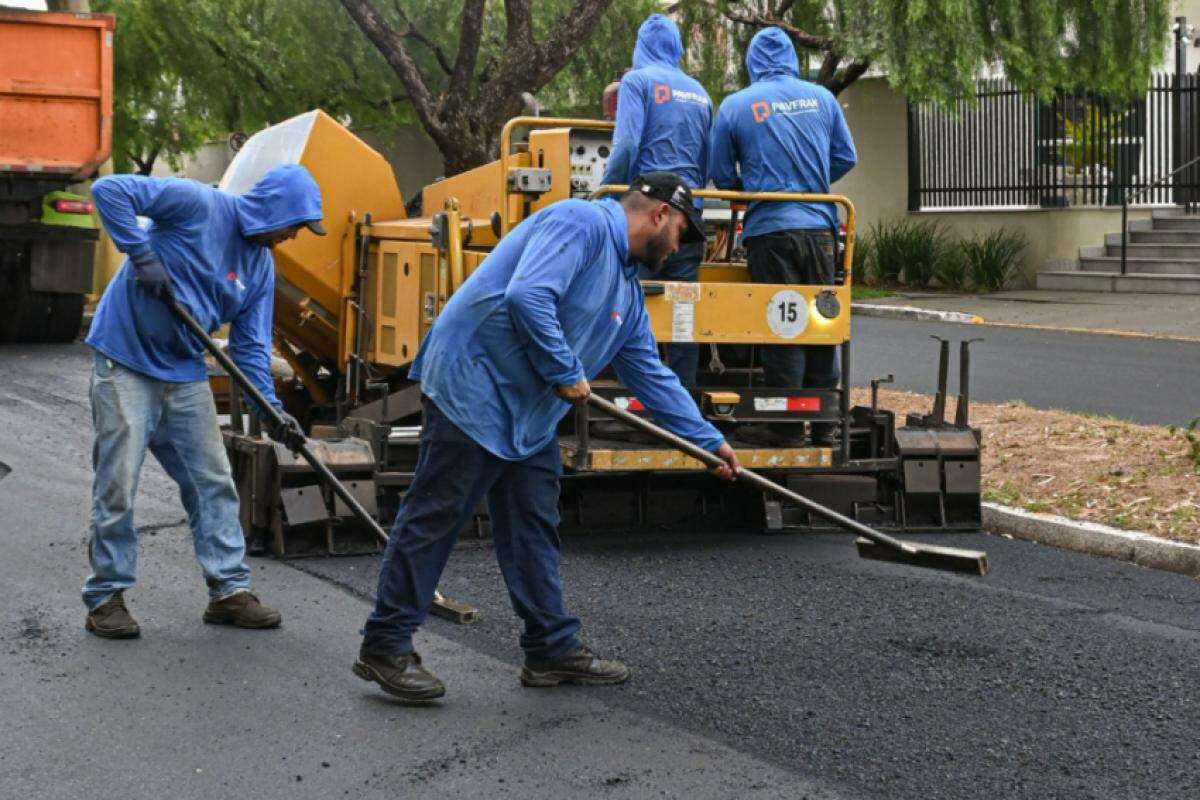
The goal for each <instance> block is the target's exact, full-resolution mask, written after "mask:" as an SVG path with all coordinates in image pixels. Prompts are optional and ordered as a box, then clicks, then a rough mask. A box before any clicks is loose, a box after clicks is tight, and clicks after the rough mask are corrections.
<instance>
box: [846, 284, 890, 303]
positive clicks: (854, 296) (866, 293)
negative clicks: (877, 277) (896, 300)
mask: <svg viewBox="0 0 1200 800" xmlns="http://www.w3.org/2000/svg"><path fill="white" fill-rule="evenodd" d="M893 294H895V292H892V291H890V290H888V289H880V288H877V287H875V286H863V285H862V284H858V283H853V284H851V285H850V299H851V300H870V299H871V298H872V297H891V296H892V295H893Z"/></svg>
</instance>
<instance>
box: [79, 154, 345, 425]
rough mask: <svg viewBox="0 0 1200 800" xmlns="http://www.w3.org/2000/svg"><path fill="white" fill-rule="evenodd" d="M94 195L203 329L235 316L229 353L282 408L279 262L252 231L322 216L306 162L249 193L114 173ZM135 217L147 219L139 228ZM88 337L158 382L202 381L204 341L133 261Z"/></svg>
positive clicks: (119, 236) (122, 244) (109, 221)
mask: <svg viewBox="0 0 1200 800" xmlns="http://www.w3.org/2000/svg"><path fill="white" fill-rule="evenodd" d="M92 197H93V199H94V200H95V204H96V211H97V212H98V213H99V215H100V219H101V221H103V223H104V228H105V230H107V231H108V233H109V235H110V236H111V237H112V240H113V242H114V243H115V244H116V246H117V249H119V250H121V251H122V252H124V253H128V254H129V255H130V256H136V255H140V254H142V253H145V252H148V251H151V250H152V251H154V253H155V254H156V255H157V256H158V258H159V260H160V261H162V263H163V266H165V267H166V269H167V273H168V274H169V275H170V278H171V288H172V290H173V291H174V293H175V297H176V299H177V300H178V301H179V302H180V303H181V304H182V305H183V307H184V308H185V309H187V310H188V311H189V312H190V313H191V315H192V316H193V317H194V318H195V319H196V321H197V322H198V323H200V325H201V327H203V328H204V329H205V330H207V331H214V330H216V329H217V328H219V327H220V326H221V325H222V324H224V323H226V322H228V323H230V329H229V354H230V356H231V357H232V358H233V360H234V362H235V363H236V364H237V365H238V366H239V367H240V368H241V369H242V371H243V372H245V373H246V375H247V377H249V378H250V380H251V381H253V383H254V385H255V386H256V387H257V388H258V390H259V391H261V392H262V393H263V395H265V396H266V398H267V399H268V400H269V401H270V402H271V403H272V404H273V405H276V406H278V405H279V401H278V400H277V399H276V397H275V386H274V383H273V381H272V380H271V374H270V364H271V320H272V314H273V310H274V299H275V298H274V295H275V291H274V290H275V262H274V260H273V259H272V258H271V251H270V249H269V248H267V247H264V246H263V245H261V244H258V243H257V242H255V241H253V240H251V239H250V238H249V237H250V236H253V235H255V234H258V233H267V232H269V231H274V230H278V229H280V228H287V227H290V226H292V225H298V224H301V223H304V222H307V221H309V220H319V219H321V217H322V213H321V191H320V189H318V188H317V184H316V181H314V180H313V178H312V175H310V174H309V172H308V170H307V169H305V168H304V167H302V166H299V165H296V164H288V165H284V166H279V167H275V168H274V169H272V170H270V171H269V172H267V173H266V174H265V175H264V176H263V177H262V178H261V179H260V180H259V181H258V183H256V184H254V186H253V187H252V188H251V189H250V191H248V192H247V193H246V194H243V195H231V194H227V193H225V192H222V191H220V190H218V189H213V188H210V187H208V186H205V185H204V184H201V183H198V182H196V181H192V180H180V179H177V178H147V177H143V176H139V175H112V176H108V177H105V178H101V179H100V180H98V181H96V182H95V183H94V184H92ZM138 216H143V217H148V218H149V219H150V226H149V227H148V228H146V229H142V228H140V227H139V226H138V223H137V217H138ZM87 343H88V344H89V345H91V346H92V347H93V348H95V349H96V350H97V351H99V352H100V353H103V354H104V355H105V356H107V357H108V358H111V359H112V360H113V361H116V362H118V363H120V364H122V365H124V366H126V367H128V368H129V369H132V370H134V371H135V372H140V373H142V374H144V375H148V376H150V377H152V378H157V379H158V380H162V381H169V382H172V383H186V382H190V381H201V380H204V379H205V374H206V373H205V366H204V348H203V346H202V345H201V344H200V342H199V340H197V339H196V338H195V337H194V336H192V335H191V333H190V332H188V331H187V329H186V328H184V327H183V325H182V324H181V323H180V322H179V321H178V320H176V319H175V316H174V315H173V314H172V313H171V311H170V309H168V308H167V306H166V304H165V303H163V302H162V301H161V300H159V299H158V298H157V297H154V296H152V295H150V294H148V293H147V292H146V291H145V290H143V289H142V288H141V287H140V286H138V285H137V282H136V281H135V280H134V268H133V265H132V263H131V262H130V260H129V259H126V260H125V263H123V264H122V265H121V268H120V269H119V270H118V271H117V274H116V276H114V277H113V280H112V282H111V283H110V284H109V285H108V288H107V289H105V291H104V296H103V297H101V298H100V303H99V305H98V306H97V307H96V317H95V319H94V320H93V321H92V327H91V331H90V332H89V333H88V337H87Z"/></svg>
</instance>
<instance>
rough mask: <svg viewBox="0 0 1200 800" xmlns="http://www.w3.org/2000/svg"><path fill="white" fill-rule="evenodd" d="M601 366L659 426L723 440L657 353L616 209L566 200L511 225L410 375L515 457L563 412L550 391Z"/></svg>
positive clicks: (477, 435)
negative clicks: (610, 370)
mask: <svg viewBox="0 0 1200 800" xmlns="http://www.w3.org/2000/svg"><path fill="white" fill-rule="evenodd" d="M609 363H611V364H612V365H613V366H614V368H615V369H616V371H617V375H618V377H619V378H620V379H621V381H622V383H624V384H625V385H626V386H627V387H628V388H629V389H630V390H632V392H633V393H634V394H635V395H637V397H638V399H639V400H640V401H641V402H642V403H643V404H644V405H645V406H646V408H647V409H649V410H650V413H651V414H652V415H653V416H654V418H655V419H657V420H658V421H659V423H661V424H662V425H663V426H664V427H666V428H667V429H669V430H671V431H673V432H674V433H676V434H677V435H679V436H682V437H684V438H685V439H688V440H690V441H692V442H694V443H696V444H697V445H699V446H701V447H704V448H705V449H708V450H715V449H717V448H718V447H719V446H720V445H721V443H722V442H723V441H724V439H723V437H722V436H721V434H720V433H719V432H718V431H717V430H716V428H714V427H713V426H712V425H711V424H709V423H708V422H707V421H706V420H705V419H704V418H703V417H702V416H701V415H700V412H699V411H698V410H697V408H696V404H695V402H694V401H693V400H692V398H691V396H690V395H689V394H688V393H687V391H686V390H685V389H684V388H683V387H682V386H680V384H679V379H678V378H677V377H676V376H675V373H673V372H671V371H670V370H669V369H668V368H667V367H665V366H664V365H663V363H662V361H661V360H660V359H659V357H658V348H657V346H656V345H655V341H654V335H653V334H652V333H651V331H650V318H649V315H648V314H647V313H646V307H645V298H644V296H643V294H642V286H641V284H640V283H639V282H638V279H637V264H636V262H634V261H633V260H632V259H631V257H630V255H629V230H628V221H627V218H626V216H625V210H624V208H623V207H622V206H621V204H620V203H618V202H617V201H615V200H612V199H608V200H601V201H598V202H594V203H590V202H586V201H583V200H564V201H561V202H558V203H555V204H553V205H551V206H549V207H548V208H545V209H543V210H541V211H539V212H538V213H536V214H534V215H533V216H532V217H530V218H529V219H527V220H525V221H524V222H522V223H521V224H520V225H519V226H517V228H516V229H515V230H513V231H512V233H510V234H509V235H508V236H507V237H505V238H504V239H502V240H501V242H500V244H499V245H497V247H496V249H495V250H493V251H492V252H491V254H490V255H488V257H487V258H486V259H484V261H483V263H482V264H480V265H479V268H478V269H477V270H476V271H475V272H474V273H472V275H471V277H470V278H468V279H467V280H466V281H465V282H464V283H463V285H462V287H461V288H459V290H458V291H457V292H455V293H454V296H453V297H451V298H450V301H449V302H448V303H447V304H446V307H445V308H444V309H443V310H442V313H441V314H440V315H439V316H438V318H437V320H436V321H435V322H434V325H433V328H432V329H431V330H430V331H429V334H428V335H427V336H426V337H425V341H423V342H422V343H421V348H420V351H419V352H418V353H417V358H416V360H415V361H414V362H413V365H412V367H411V368H410V369H409V377H410V378H415V379H419V380H420V381H421V389H422V391H423V392H424V393H425V394H426V395H428V396H429V397H430V398H431V399H432V400H433V401H434V402H436V403H437V405H438V408H440V409H441V410H442V411H443V413H445V414H446V416H447V417H449V418H450V420H451V421H452V422H453V423H454V424H455V425H457V426H458V427H459V428H461V429H462V430H463V431H464V432H465V433H466V434H467V435H468V436H470V437H471V438H472V439H474V440H475V441H476V442H478V443H479V444H480V445H481V446H482V447H484V448H485V449H487V450H488V451H490V452H491V453H494V454H495V455H496V456H498V457H500V458H503V459H506V460H509V461H517V460H521V459H524V458H528V457H529V456H531V455H533V454H534V453H536V452H538V451H539V450H541V449H542V448H543V447H545V446H546V445H548V444H549V443H550V442H551V440H552V439H553V438H554V435H555V428H556V427H557V425H558V423H559V421H560V420H561V419H562V418H563V416H564V415H565V414H566V413H567V411H568V410H569V409H570V405H569V404H568V403H567V402H565V401H564V400H562V399H561V398H560V397H559V396H558V395H557V394H556V393H555V391H554V387H555V386H559V385H570V384H574V383H577V382H578V381H579V380H580V379H582V378H588V379H591V378H594V377H595V376H596V375H597V374H598V373H599V372H600V371H601V370H602V369H604V367H605V366H607V365H608V364H609Z"/></svg>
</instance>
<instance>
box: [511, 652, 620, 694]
mask: <svg viewBox="0 0 1200 800" xmlns="http://www.w3.org/2000/svg"><path fill="white" fill-rule="evenodd" d="M627 680H629V667H627V666H625V665H624V664H622V663H621V662H620V661H605V660H604V659H601V658H597V657H596V654H595V653H593V652H592V651H591V650H589V649H587V648H586V647H583V646H582V645H581V646H580V647H579V649H578V650H576V651H575V652H573V653H569V654H568V655H565V656H563V657H562V658H556V659H552V660H543V659H534V658H528V657H526V659H525V666H524V667H522V668H521V683H522V684H524V685H525V686H530V687H534V688H543V687H547V686H558V685H559V684H560V683H579V684H584V685H588V686H602V685H606V684H613V683H624V682H625V681H627Z"/></svg>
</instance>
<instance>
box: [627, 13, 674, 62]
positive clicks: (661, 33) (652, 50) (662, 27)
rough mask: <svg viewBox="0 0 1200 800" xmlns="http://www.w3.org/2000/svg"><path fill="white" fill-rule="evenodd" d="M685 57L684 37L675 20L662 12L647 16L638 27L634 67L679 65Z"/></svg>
mask: <svg viewBox="0 0 1200 800" xmlns="http://www.w3.org/2000/svg"><path fill="white" fill-rule="evenodd" d="M682 57H683V39H681V38H679V28H678V27H677V26H676V25H675V22H674V21H673V20H670V19H668V18H667V17H664V16H663V15H662V14H651V15H650V16H648V17H646V21H645V22H643V23H642V27H640V28H638V38H637V47H635V48H634V49H633V68H634V69H641V68H642V67H650V66H654V65H658V66H661V67H678V66H679V59H680V58H682Z"/></svg>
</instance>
